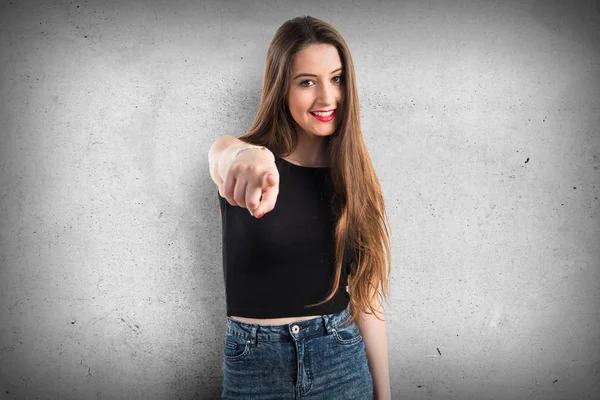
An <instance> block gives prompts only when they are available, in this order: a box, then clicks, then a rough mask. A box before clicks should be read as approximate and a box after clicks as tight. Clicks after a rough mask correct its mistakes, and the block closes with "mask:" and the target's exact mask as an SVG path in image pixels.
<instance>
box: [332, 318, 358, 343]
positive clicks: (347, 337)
mask: <svg viewBox="0 0 600 400" xmlns="http://www.w3.org/2000/svg"><path fill="white" fill-rule="evenodd" d="M332 332H333V337H334V338H335V340H336V341H337V342H338V343H342V344H354V343H358V342H360V341H362V336H361V335H360V330H359V329H358V325H357V324H356V322H353V323H351V324H347V323H343V324H340V325H338V326H336V327H335V328H332Z"/></svg>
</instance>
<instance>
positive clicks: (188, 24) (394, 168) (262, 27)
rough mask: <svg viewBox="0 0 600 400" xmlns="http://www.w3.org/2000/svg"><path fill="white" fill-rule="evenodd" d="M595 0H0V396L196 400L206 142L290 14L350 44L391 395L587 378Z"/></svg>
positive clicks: (596, 165) (209, 210)
mask: <svg viewBox="0 0 600 400" xmlns="http://www.w3.org/2000/svg"><path fill="white" fill-rule="evenodd" d="M561 3H566V4H567V5H564V4H561ZM599 8H600V7H599V3H598V2H597V1H595V2H594V1H589V2H584V1H577V2H573V1H571V2H561V1H514V0H513V1H495V2H494V1H438V2H435V1H428V2H423V1H410V2H390V1H386V2H382V1H379V2H378V1H369V2H367V1H355V2H344V1H341V0H340V1H336V2H327V3H325V4H323V3H322V2H320V1H302V2H296V1H281V2H275V1H263V2H260V3H259V2H241V1H239V2H224V3H221V2H217V1H216V0H214V1H213V2H212V3H209V2H193V1H166V0H165V1H161V2H157V1H154V2H143V3H141V2H133V1H128V2H119V1H71V2H68V1H38V2H31V1H17V0H11V1H9V0H3V1H2V3H1V4H0V15H1V16H0V32H1V36H0V49H1V53H0V54H1V57H0V73H1V75H0V100H1V103H0V157H1V160H0V167H1V175H0V211H1V214H0V216H1V219H0V224H1V225H0V226H1V228H0V252H1V253H0V398H4V397H5V398H16V399H26V398H40V399H45V398H52V399H91V398H97V399H112V398H140V399H141V398H145V399H175V398H181V399H190V398H194V399H198V398H202V399H203V398H206V399H210V398H218V396H219V394H220V387H221V386H220V385H221V379H222V372H221V362H222V347H221V346H222V337H223V334H224V328H225V298H224V286H223V277H222V264H221V261H222V257H221V236H220V235H221V222H220V218H219V208H218V202H217V194H216V186H215V185H214V183H213V182H212V181H211V179H210V176H209V173H208V164H207V154H208V149H209V146H210V144H211V143H212V142H213V141H214V140H215V138H216V137H218V136H221V135H225V134H227V135H235V136H238V135H240V134H242V133H243V132H244V131H245V130H246V129H248V128H249V126H250V124H251V122H252V121H253V118H254V116H255V113H256V110H257V107H258V100H259V98H260V89H261V82H262V77H263V68H264V57H265V54H266V50H267V47H268V45H269V42H270V40H271V39H272V37H273V34H274V32H275V30H276V28H277V27H278V26H279V25H280V24H281V23H283V22H284V21H285V20H287V19H289V18H292V17H294V16H297V15H303V14H308V15H312V16H315V17H319V18H322V19H324V20H326V21H328V22H330V23H332V24H333V25H334V26H336V27H337V28H338V29H339V30H340V32H341V33H342V35H344V37H345V38H346V40H347V42H348V44H349V46H350V48H351V50H352V53H353V56H354V60H355V63H356V68H357V70H356V72H357V75H358V85H359V95H360V100H361V113H362V123H363V125H362V127H363V133H364V137H365V141H366V143H367V147H368V149H369V150H370V153H371V156H372V159H373V162H374V164H375V166H376V169H377V172H378V175H379V177H380V179H381V181H382V184H383V187H384V195H385V199H386V201H387V206H388V213H389V216H390V219H391V226H392V234H393V237H392V240H393V261H394V265H393V270H394V272H393V276H392V303H391V304H390V305H386V306H385V311H386V315H387V317H386V319H387V335H388V345H389V353H390V374H391V381H392V392H393V394H394V398H398V399H400V398H404V399H576V398H578V399H584V398H593V397H595V396H599V395H600V390H599V386H600V383H599V382H600V312H599V310H598V306H599V305H600V290H599V287H600V285H599V284H600V279H599V278H600V246H599V242H600V217H599V215H598V210H599V205H600V201H599V196H600V193H599V192H600V171H599V170H600V139H599V133H598V129H599V128H598V127H599V124H600V116H599V115H600V112H599V111H600V110H599V108H600V67H599V65H600V64H599V61H600V51H599V50H600V35H599V34H600V9H599ZM438 349H439V352H438ZM440 353H441V355H440Z"/></svg>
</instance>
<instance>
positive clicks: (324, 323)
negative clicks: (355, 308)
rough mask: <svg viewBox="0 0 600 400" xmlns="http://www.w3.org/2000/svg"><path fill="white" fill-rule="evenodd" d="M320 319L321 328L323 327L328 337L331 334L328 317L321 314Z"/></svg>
mask: <svg viewBox="0 0 600 400" xmlns="http://www.w3.org/2000/svg"><path fill="white" fill-rule="evenodd" d="M322 318H323V326H325V331H327V334H328V335H330V334H331V324H330V323H329V316H328V315H326V314H323V315H322Z"/></svg>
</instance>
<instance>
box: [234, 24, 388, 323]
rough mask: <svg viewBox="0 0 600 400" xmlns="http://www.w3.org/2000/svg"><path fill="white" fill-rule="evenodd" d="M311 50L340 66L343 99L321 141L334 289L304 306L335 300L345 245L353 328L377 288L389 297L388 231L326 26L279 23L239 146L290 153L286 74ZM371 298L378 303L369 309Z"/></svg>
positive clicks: (350, 91) (338, 39) (352, 84)
mask: <svg viewBox="0 0 600 400" xmlns="http://www.w3.org/2000/svg"><path fill="white" fill-rule="evenodd" d="M312 44H330V45H332V46H334V47H335V48H336V49H337V51H338V53H339V56H340V59H341V61H342V69H343V77H344V78H343V85H344V96H345V97H344V103H343V107H342V108H343V110H342V113H341V114H342V115H341V122H340V123H339V125H338V127H337V129H336V131H335V133H334V134H332V135H331V136H329V137H328V139H327V143H328V144H327V152H328V157H329V167H330V174H331V183H332V190H333V193H334V198H337V199H339V201H340V203H339V204H341V210H340V213H339V218H338V221H337V225H336V228H335V236H336V238H335V271H336V272H335V278H334V279H335V282H336V283H335V285H334V287H333V288H332V290H331V292H330V293H329V295H327V297H326V298H325V299H324V300H322V301H321V302H319V303H316V304H312V305H310V306H311V307H312V306H316V305H320V304H323V303H325V302H327V301H329V300H330V299H332V298H333V297H334V296H335V294H336V292H337V290H338V288H339V285H340V281H341V271H342V268H343V261H344V251H345V250H346V244H347V243H348V244H349V245H350V246H349V248H350V249H353V250H354V254H353V255H354V257H352V259H353V261H352V264H351V268H350V274H349V276H348V291H349V294H350V311H351V313H352V322H357V321H358V312H365V313H368V314H375V315H376V316H377V313H376V312H374V311H375V310H374V307H376V306H378V305H379V304H381V297H379V298H376V296H380V294H379V287H380V286H381V288H382V294H381V296H382V297H383V298H384V299H388V298H389V281H388V275H389V274H390V272H391V252H390V232H389V223H388V222H387V214H386V211H385V205H384V200H383V195H382V191H381V185H380V183H379V180H378V179H377V176H376V174H375V170H374V168H373V165H372V163H371V159H370V157H369V153H368V152H367V148H366V146H365V144H364V141H363V137H362V132H361V129H360V114H359V104H358V93H357V89H356V77H355V73H354V63H353V61H352V57H351V55H350V50H349V48H348V46H347V44H346V42H345V41H344V39H343V38H342V36H341V35H340V34H339V32H338V31H337V30H336V29H335V28H334V27H333V26H331V25H330V24H328V23H326V22H324V21H321V20H319V19H317V18H313V17H310V16H303V17H297V18H294V19H291V20H289V21H286V22H285V23H284V24H283V25H281V26H280V27H279V28H278V29H277V31H276V33H275V36H274V38H273V40H272V42H271V44H270V46H269V49H268V51H267V56H266V65H265V73H264V79H263V86H262V95H261V99H260V106H259V109H258V113H257V115H256V119H255V120H254V123H253V125H252V127H251V128H250V130H249V131H248V132H246V133H245V134H244V135H242V136H240V137H238V139H240V140H243V141H245V142H247V143H251V144H255V145H260V146H266V147H267V148H269V149H270V150H271V151H272V152H273V153H274V154H275V155H277V156H279V157H287V156H288V155H290V154H292V153H293V152H294V150H295V149H296V146H297V145H298V137H297V134H296V131H295V121H294V119H293V118H292V115H291V113H290V111H289V108H288V105H287V99H288V91H289V85H290V79H291V77H290V74H291V70H292V62H293V57H294V55H295V54H296V53H297V52H298V51H300V50H302V49H304V48H306V47H307V46H309V45H312ZM356 177H360V179H356ZM375 299H377V301H378V303H374V302H373V300H375ZM377 318H378V319H381V318H379V317H378V316H377Z"/></svg>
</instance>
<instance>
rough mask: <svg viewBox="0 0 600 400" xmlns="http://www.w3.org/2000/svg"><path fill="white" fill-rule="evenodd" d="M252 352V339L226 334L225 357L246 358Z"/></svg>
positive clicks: (230, 358) (231, 358) (224, 343)
mask: <svg viewBox="0 0 600 400" xmlns="http://www.w3.org/2000/svg"><path fill="white" fill-rule="evenodd" d="M249 352H250V341H249V340H246V339H244V338H242V337H239V336H233V335H225V340H224V342H223V357H224V358H225V359H227V360H239V359H242V358H245V357H246V356H247V355H248V353H249Z"/></svg>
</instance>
